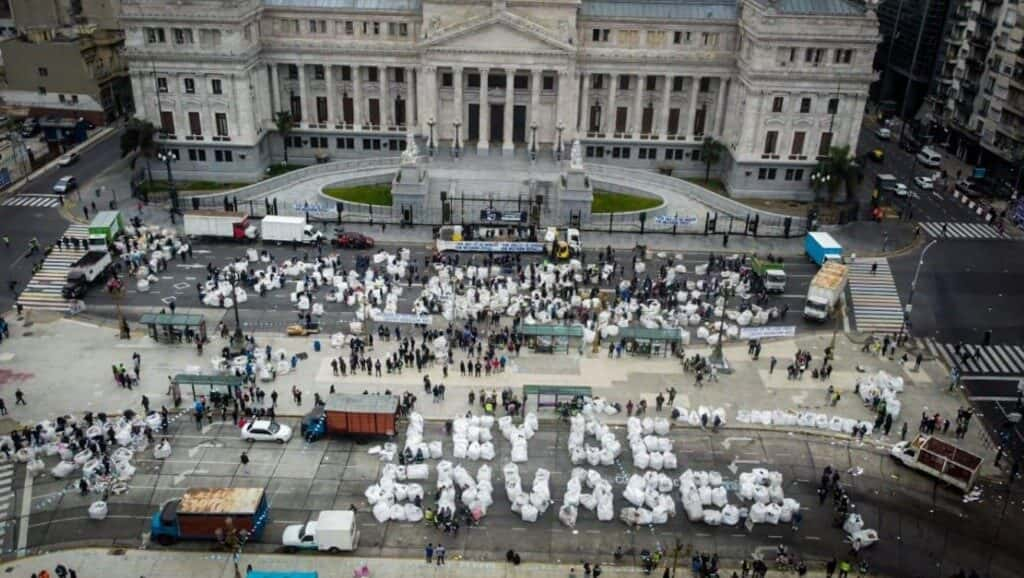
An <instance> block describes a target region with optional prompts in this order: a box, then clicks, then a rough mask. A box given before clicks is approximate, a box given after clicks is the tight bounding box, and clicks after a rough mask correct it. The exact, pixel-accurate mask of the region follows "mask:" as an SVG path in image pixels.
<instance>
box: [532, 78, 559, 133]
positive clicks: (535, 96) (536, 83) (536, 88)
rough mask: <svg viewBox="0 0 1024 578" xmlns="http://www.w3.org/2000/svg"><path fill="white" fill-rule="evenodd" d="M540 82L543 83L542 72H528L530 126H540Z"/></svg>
mask: <svg viewBox="0 0 1024 578" xmlns="http://www.w3.org/2000/svg"><path fill="white" fill-rule="evenodd" d="M542 82H544V71H543V70H539V69H534V70H532V71H530V124H534V123H536V124H538V125H539V124H540V87H541V83H542ZM556 102H557V99H556ZM556 107H557V105H556ZM556 110H557V108H556ZM556 122H557V121H556Z"/></svg>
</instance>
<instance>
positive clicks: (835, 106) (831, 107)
mask: <svg viewBox="0 0 1024 578" xmlns="http://www.w3.org/2000/svg"><path fill="white" fill-rule="evenodd" d="M838 112H839V99H838V98H830V99H828V113H829V114H836V113H838Z"/></svg>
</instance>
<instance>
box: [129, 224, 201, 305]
mask: <svg viewBox="0 0 1024 578" xmlns="http://www.w3.org/2000/svg"><path fill="white" fill-rule="evenodd" d="M129 239H134V240H135V241H136V243H135V247H136V249H135V250H133V251H130V250H129V245H128V240H129ZM114 248H115V249H117V251H118V253H120V254H121V259H122V260H123V261H125V262H128V261H132V262H135V263H140V266H139V269H138V271H137V272H136V278H137V279H138V281H137V283H136V288H137V289H138V290H139V292H140V293H146V292H148V291H149V288H150V287H151V286H152V284H153V283H156V282H157V281H158V280H159V279H160V278H159V277H158V276H157V274H156V271H157V270H158V269H159V264H160V261H161V260H163V261H171V260H173V259H174V257H175V256H177V255H181V254H183V253H187V252H188V243H186V242H184V241H182V240H181V239H179V238H178V236H177V232H176V231H175V230H174V229H161V228H160V227H157V226H146V227H141V228H138V229H136V228H134V227H125V236H124V237H122V238H119V239H117V240H116V241H114Z"/></svg>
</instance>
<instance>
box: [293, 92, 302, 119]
mask: <svg viewBox="0 0 1024 578" xmlns="http://www.w3.org/2000/svg"><path fill="white" fill-rule="evenodd" d="M291 109H292V120H294V121H295V122H301V121H302V97H301V96H298V95H292V97H291Z"/></svg>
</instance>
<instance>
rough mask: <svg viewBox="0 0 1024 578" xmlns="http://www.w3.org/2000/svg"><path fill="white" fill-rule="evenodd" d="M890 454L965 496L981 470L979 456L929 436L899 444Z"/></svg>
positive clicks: (918, 437) (920, 436) (909, 466)
mask: <svg viewBox="0 0 1024 578" xmlns="http://www.w3.org/2000/svg"><path fill="white" fill-rule="evenodd" d="M889 451H890V454H891V455H892V457H893V458H895V459H896V461H898V462H900V463H902V464H903V465H905V466H907V467H908V468H914V469H915V470H919V471H921V472H924V473H926V474H928V475H929V476H932V477H934V478H938V479H940V480H942V481H943V482H946V483H947V484H949V485H951V486H954V487H956V488H958V489H959V490H960V491H962V492H964V493H967V492H969V491H971V487H973V486H974V482H975V480H976V479H977V478H978V471H979V470H980V469H981V462H982V458H981V457H980V456H978V455H975V454H973V453H971V452H969V451H967V450H965V449H962V448H958V447H957V446H955V445H953V444H951V443H949V442H945V441H943V440H940V439H938V438H935V437H932V436H929V435H919V436H917V437H916V438H914V440H913V441H909V442H900V443H898V444H896V445H895V446H893V447H892V449H891V450H889Z"/></svg>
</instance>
